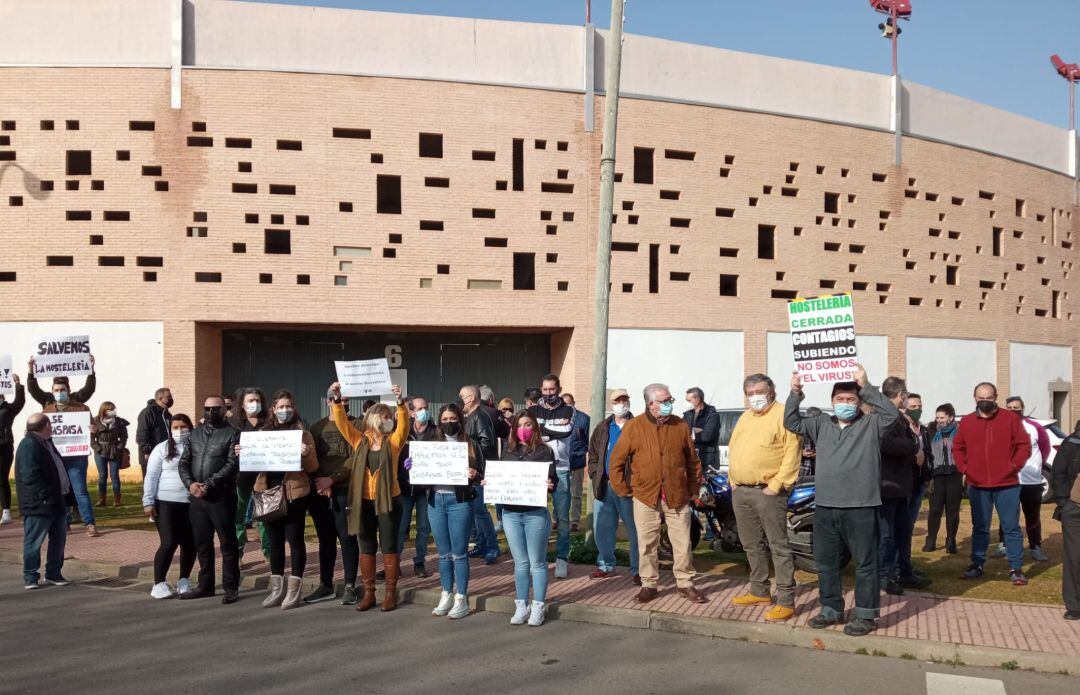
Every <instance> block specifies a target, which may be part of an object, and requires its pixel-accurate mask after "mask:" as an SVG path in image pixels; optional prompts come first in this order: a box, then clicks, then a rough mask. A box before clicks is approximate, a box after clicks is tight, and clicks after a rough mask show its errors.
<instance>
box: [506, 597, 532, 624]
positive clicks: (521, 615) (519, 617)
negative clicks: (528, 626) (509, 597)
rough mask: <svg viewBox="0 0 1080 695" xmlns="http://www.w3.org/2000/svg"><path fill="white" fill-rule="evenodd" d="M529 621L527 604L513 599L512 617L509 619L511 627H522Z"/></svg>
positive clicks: (526, 601)
mask: <svg viewBox="0 0 1080 695" xmlns="http://www.w3.org/2000/svg"><path fill="white" fill-rule="evenodd" d="M528 619H529V602H528V600H525V601H522V600H520V599H514V617H513V618H510V624H511V625H524V624H525V621H526V620H528Z"/></svg>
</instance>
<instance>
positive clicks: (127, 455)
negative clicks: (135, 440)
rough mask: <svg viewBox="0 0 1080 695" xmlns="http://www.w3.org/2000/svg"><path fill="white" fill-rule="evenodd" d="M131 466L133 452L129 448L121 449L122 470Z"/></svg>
mask: <svg viewBox="0 0 1080 695" xmlns="http://www.w3.org/2000/svg"><path fill="white" fill-rule="evenodd" d="M127 468H131V452H130V451H128V450H127V449H121V450H120V470H125V469H127Z"/></svg>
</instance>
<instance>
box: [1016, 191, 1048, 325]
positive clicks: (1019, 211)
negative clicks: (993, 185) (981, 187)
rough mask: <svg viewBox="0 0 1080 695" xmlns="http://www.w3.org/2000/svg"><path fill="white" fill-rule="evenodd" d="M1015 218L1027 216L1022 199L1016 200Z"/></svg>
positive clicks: (1025, 205)
mask: <svg viewBox="0 0 1080 695" xmlns="http://www.w3.org/2000/svg"><path fill="white" fill-rule="evenodd" d="M1016 216H1017V217H1026V216H1027V203H1026V202H1025V201H1024V199H1023V198H1017V199H1016ZM1054 318H1057V317H1056V316H1055V317H1054Z"/></svg>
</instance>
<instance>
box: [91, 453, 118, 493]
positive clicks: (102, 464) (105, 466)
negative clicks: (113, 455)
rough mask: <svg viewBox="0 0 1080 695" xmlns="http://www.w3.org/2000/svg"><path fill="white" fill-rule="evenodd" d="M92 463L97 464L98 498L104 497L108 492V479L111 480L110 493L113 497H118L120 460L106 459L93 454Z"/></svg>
mask: <svg viewBox="0 0 1080 695" xmlns="http://www.w3.org/2000/svg"><path fill="white" fill-rule="evenodd" d="M94 463H96V464H97V473H98V484H97V487H98V496H99V497H104V496H105V493H107V492H108V491H109V479H110V478H111V479H112V491H113V494H114V495H117V496H119V495H120V460H119V459H107V458H104V457H102V456H98V455H97V454H94Z"/></svg>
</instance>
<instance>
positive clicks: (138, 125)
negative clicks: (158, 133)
mask: <svg viewBox="0 0 1080 695" xmlns="http://www.w3.org/2000/svg"><path fill="white" fill-rule="evenodd" d="M153 129H154V122H153V121H128V130H153Z"/></svg>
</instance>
